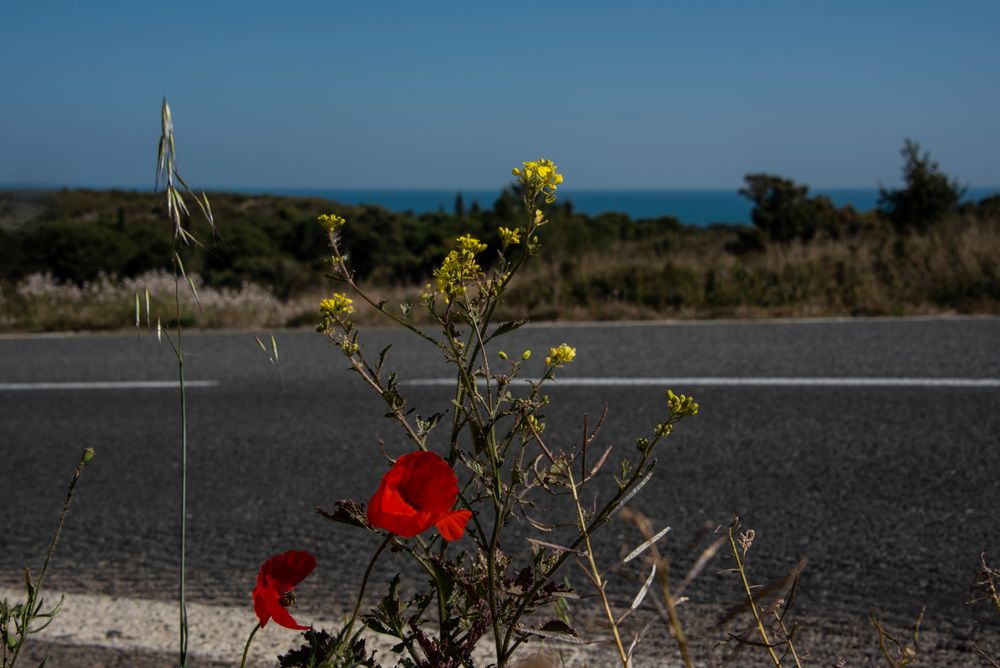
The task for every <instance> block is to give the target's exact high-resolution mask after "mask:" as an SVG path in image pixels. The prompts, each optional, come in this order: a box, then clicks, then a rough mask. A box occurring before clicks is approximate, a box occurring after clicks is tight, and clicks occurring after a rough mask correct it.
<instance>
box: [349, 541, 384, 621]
mask: <svg viewBox="0 0 1000 668" xmlns="http://www.w3.org/2000/svg"><path fill="white" fill-rule="evenodd" d="M391 540H392V534H389V535H388V536H386V537H385V540H384V541H382V544H381V545H379V546H378V549H377V550H375V554H374V555H372V558H371V561H369V562H368V568H366V569H365V575H364V577H362V578H361V589H360V591H358V601H357V603H355V604H354V612H352V613H351V621H349V622H348V623H347V629H346V630H345V631H344V640H345V641H347V640H349V639H350V637H351V630H352V629H353V628H354V622H355V620H356V619H357V618H358V611H360V610H361V600H362V599H363V598H364V595H365V588H366V587H367V586H368V578H369V577H370V576H371V574H372V569H373V568H374V567H375V562H376V561H378V558H379V555H380V554H382V550H384V549H385V546H386V545H388V544H389V541H391Z"/></svg>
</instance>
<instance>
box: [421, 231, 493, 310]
mask: <svg viewBox="0 0 1000 668" xmlns="http://www.w3.org/2000/svg"><path fill="white" fill-rule="evenodd" d="M457 241H458V248H457V249H456V250H453V251H451V252H450V253H448V255H447V256H445V258H444V262H442V263H441V266H440V267H438V268H437V269H435V270H434V278H435V279H436V280H437V289H438V290H439V291H441V292H442V293H444V298H445V300H446V301H447V302H449V303H450V302H451V301H452V300H453V299H454V298H455V297H458V296H459V295H464V294H465V291H466V288H465V282H466V281H468V280H471V279H474V278H476V276H477V275H478V274H479V272H480V267H479V264H478V263H477V262H476V253H480V252H482V251H484V250H486V244H484V243H482V242H481V241H479V239H477V238H475V237H474V236H472V235H471V234H466V235H464V236H461V237H459V238H458V239H457Z"/></svg>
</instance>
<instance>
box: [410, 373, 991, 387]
mask: <svg viewBox="0 0 1000 668" xmlns="http://www.w3.org/2000/svg"><path fill="white" fill-rule="evenodd" d="M538 381H539V379H538V378H518V379H517V380H515V381H514V382H515V383H517V384H521V385H526V384H528V383H537V382H538ZM479 382H480V383H481V384H482V383H484V382H485V381H484V380H482V379H480V380H479ZM401 384H402V385H410V386H417V387H444V386H454V385H455V379H454V378H418V379H415V380H407V381H402V382H401ZM553 384H554V385H556V386H571V387H572V386H579V387H608V386H611V387H644V386H650V385H652V386H662V387H668V386H684V385H697V386H701V387H954V388H994V387H997V388H1000V378H864V377H863V378H849V377H848V378H809V377H803V378H794V377H773V378H767V377H764V378H732V377H720V376H694V377H673V378H559V379H557V380H555V381H553Z"/></svg>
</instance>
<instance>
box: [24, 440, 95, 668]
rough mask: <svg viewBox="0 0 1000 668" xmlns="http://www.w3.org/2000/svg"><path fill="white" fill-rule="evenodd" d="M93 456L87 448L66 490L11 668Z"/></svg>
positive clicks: (26, 637) (26, 607)
mask: <svg viewBox="0 0 1000 668" xmlns="http://www.w3.org/2000/svg"><path fill="white" fill-rule="evenodd" d="M93 456H94V451H93V449H91V448H87V449H86V450H84V451H83V456H82V457H81V458H80V463H79V464H77V465H76V468H75V469H74V470H73V477H72V478H70V480H69V487H68V488H67V489H66V500H65V501H64V502H63V507H62V511H61V512H60V513H59V522H58V523H57V524H56V530H55V532H53V534H52V540H51V541H50V542H49V551H48V553H47V554H46V555H45V563H44V564H42V570H41V572H40V573H39V574H38V581H37V584H35V585H34V586H33V587H31V588H30V589H29V592H28V600H27V601H26V602H25V604H24V616H23V617H22V621H21V632H22V633H21V637H20V639H19V641H18V643H17V646H16V647H15V648H14V653H13V656H12V657H11V660H10V664H9V665H10V668H13V666H14V664H15V663H17V657H18V655H20V653H21V648H23V647H24V643H25V641H26V640H27V639H28V634H29V633H30V632H31V631H30V629H29V625H30V624H31V618H32V617H33V616H34V610H35V602H36V601H38V600H39V599H40V598H41V593H42V583H43V582H44V581H45V572H46V571H47V570H48V569H49V562H51V561H52V555H53V554H55V552H56V544H57V543H58V542H59V536H60V535H61V534H62V529H63V524H64V523H65V522H66V514H67V513H69V506H70V503H72V501H73V494H74V493H75V492H76V483H77V481H79V480H80V475H81V474H82V473H83V468H84V467H85V466H86V465H87V462H88V461H90V459H91V458H92V457H93ZM26 577H27V576H26ZM39 607H41V606H39ZM57 607H58V606H57ZM6 649H7V648H6V647H4V650H5V651H6ZM4 665H8V664H7V663H6V661H5V662H4Z"/></svg>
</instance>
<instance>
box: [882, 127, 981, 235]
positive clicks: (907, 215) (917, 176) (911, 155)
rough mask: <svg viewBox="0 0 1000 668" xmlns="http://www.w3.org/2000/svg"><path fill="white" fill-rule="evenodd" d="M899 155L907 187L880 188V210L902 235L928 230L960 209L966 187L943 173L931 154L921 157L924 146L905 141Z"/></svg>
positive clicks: (910, 140) (909, 140)
mask: <svg viewBox="0 0 1000 668" xmlns="http://www.w3.org/2000/svg"><path fill="white" fill-rule="evenodd" d="M899 153H900V155H902V156H903V182H904V183H905V184H906V187H905V188H902V189H900V190H887V189H885V188H882V187H879V198H878V204H879V209H880V210H881V211H882V213H883V214H885V215H886V217H888V219H889V220H890V221H892V224H893V225H895V227H896V229H897V230H898V231H900V232H905V231H907V230H909V229H920V230H923V229H927V228H928V227H929V226H930V225H932V224H934V223H936V222H938V221H939V220H941V219H942V218H943V217H944V216H945V215H947V214H949V213H952V212H953V211H954V210H955V209H956V207H957V206H958V203H959V202H960V201H961V199H962V196H963V195H965V187H964V186H962V185H961V184H960V183H959V182H958V179H954V178H951V177H949V176H948V175H947V174H945V173H944V172H942V171H941V168H940V167H939V166H938V163H937V162H936V161H934V160H932V159H931V154H930V153H928V152H924V153H923V154H921V153H920V144H918V143H917V142H915V141H913V140H912V139H906V140H905V142H904V143H903V148H902V150H901V151H900V152H899Z"/></svg>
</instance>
